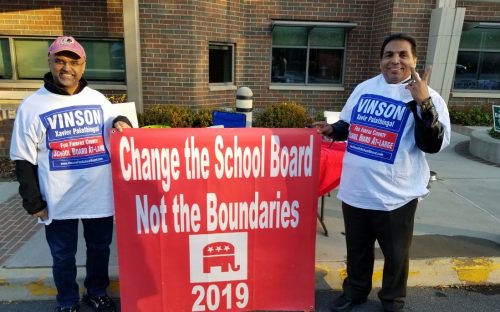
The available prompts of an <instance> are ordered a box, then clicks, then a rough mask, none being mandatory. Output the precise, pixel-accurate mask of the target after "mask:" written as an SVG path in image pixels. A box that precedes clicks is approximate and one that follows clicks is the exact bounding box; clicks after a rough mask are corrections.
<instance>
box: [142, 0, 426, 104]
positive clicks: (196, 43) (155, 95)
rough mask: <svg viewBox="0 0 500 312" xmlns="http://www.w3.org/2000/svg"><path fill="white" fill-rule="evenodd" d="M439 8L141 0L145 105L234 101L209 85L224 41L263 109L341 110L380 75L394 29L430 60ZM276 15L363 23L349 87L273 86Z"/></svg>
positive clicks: (360, 1)
mask: <svg viewBox="0 0 500 312" xmlns="http://www.w3.org/2000/svg"><path fill="white" fill-rule="evenodd" d="M408 3H409V4H408ZM434 5H435V2H434V1H432V0H406V1H403V0H398V1H393V0H352V1H346V0H337V1H318V0H309V1H307V0H303V1H264V0H263V1H244V0H239V1H194V0H193V1H184V2H182V4H179V3H178V1H161V2H153V1H148V2H147V3H146V2H141V3H140V19H141V26H140V28H141V39H142V42H141V44H142V49H141V53H142V58H143V82H144V105H145V107H146V108H147V106H149V105H153V104H174V105H189V106H195V107H199V106H234V102H235V100H234V98H235V94H236V91H235V90H230V91H210V90H209V86H208V43H209V42H210V41H216V42H217V41H218V42H229V43H234V44H235V45H236V53H235V54H236V64H235V65H236V66H235V84H236V85H237V86H247V87H249V88H250V89H252V91H253V93H254V107H255V108H256V109H259V108H262V107H265V106H267V105H269V104H272V103H276V102H280V101H295V102H299V103H301V104H303V105H306V106H307V107H308V108H310V110H311V111H315V110H317V111H318V112H321V111H323V110H327V109H328V110H338V109H340V108H341V107H342V106H343V104H344V103H345V101H346V99H347V97H348V96H349V94H350V93H351V92H352V90H353V89H354V87H355V86H356V85H357V84H358V83H359V82H361V81H363V80H366V79H367V78H369V77H372V76H373V75H375V74H377V73H378V72H379V69H378V62H379V49H380V44H381V42H382V40H383V38H384V37H385V36H386V35H388V34H389V33H394V32H400V31H405V32H409V33H410V34H412V35H414V36H415V37H416V38H417V40H418V41H419V44H420V45H419V46H420V49H419V55H421V56H424V57H425V55H426V45H427V34H428V31H429V25H428V24H429V20H430V13H431V10H432V8H433V7H434ZM186 15H188V18H186ZM272 20H297V21H301V20H304V21H328V22H356V23H357V24H358V26H357V27H356V28H354V29H352V30H351V31H350V32H348V41H347V54H346V55H347V59H346V67H345V71H344V87H345V90H344V91H311V90H270V89H269V84H270V77H269V73H270V68H269V67H270V63H271V62H270V55H271V28H270V25H271V22H272ZM160 57H161V59H159V58H160ZM424 63H425V62H423V61H422V62H421V64H424ZM422 70H423V67H422Z"/></svg>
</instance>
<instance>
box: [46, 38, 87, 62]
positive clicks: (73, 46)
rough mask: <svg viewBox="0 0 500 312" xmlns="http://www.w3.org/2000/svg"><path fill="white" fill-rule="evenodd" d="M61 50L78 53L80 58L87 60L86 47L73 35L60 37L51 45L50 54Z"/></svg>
mask: <svg viewBox="0 0 500 312" xmlns="http://www.w3.org/2000/svg"><path fill="white" fill-rule="evenodd" d="M61 51H70V52H73V53H75V54H76V55H78V56H79V57H80V58H82V59H84V60H86V59H87V56H86V55H85V49H84V48H83V47H82V45H81V44H79V43H78V41H76V39H75V38H73V37H71V36H62V37H58V38H57V39H56V40H54V42H52V44H51V45H50V47H49V56H51V55H54V54H56V53H58V52H61Z"/></svg>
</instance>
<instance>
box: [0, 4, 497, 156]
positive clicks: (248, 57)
mask: <svg viewBox="0 0 500 312" xmlns="http://www.w3.org/2000/svg"><path fill="white" fill-rule="evenodd" d="M0 3H1V6H0V157H2V156H4V157H7V156H8V148H9V144H10V133H11V131H12V123H13V120H14V118H15V110H16V108H17V106H18V105H19V103H20V102H21V100H22V99H23V98H24V97H26V96H27V95H28V94H30V93H31V92H33V91H34V90H36V89H37V88H39V87H40V86H41V84H42V80H41V77H42V76H43V74H44V73H45V72H47V71H48V70H47V58H46V51H47V47H48V45H49V44H50V42H51V41H52V40H53V39H54V38H55V37H57V36H60V35H63V34H64V35H72V36H74V37H76V38H77V39H78V40H79V41H81V42H82V43H83V44H84V46H85V48H86V51H87V55H88V62H87V70H86V78H87V79H88V80H89V82H90V85H91V86H92V87H94V88H96V89H98V90H100V91H102V92H103V93H104V94H106V95H108V96H110V95H122V94H127V96H128V100H129V101H134V102H135V103H136V107H137V110H138V111H139V112H142V111H143V110H144V109H147V107H148V106H151V105H154V104H162V105H184V106H190V107H193V108H201V107H210V108H211V107H233V106H234V103H235V97H236V91H237V89H238V88H239V87H241V86H245V87H249V88H250V89H251V90H252V92H253V99H254V108H255V109H262V108H264V107H266V106H267V105H270V104H273V103H277V102H284V101H287V102H291V101H292V102H297V103H300V104H302V105H304V106H306V107H307V108H308V109H309V111H310V112H311V115H313V116H315V115H317V114H319V113H321V112H322V111H324V110H340V109H341V107H342V106H343V104H344V103H345V101H346V99H347V97H348V96H349V94H350V93H351V92H352V90H353V89H354V87H355V86H356V85H357V84H358V83H359V82H361V81H363V80H365V79H367V78H369V77H372V76H373V75H375V74H377V73H378V72H379V69H378V61H379V54H380V44H381V42H382V40H383V38H384V37H385V36H386V35H388V34H390V33H395V32H407V33H409V34H412V35H413V36H415V37H416V39H417V41H418V43H419V46H418V49H417V52H418V53H417V54H418V58H419V66H418V70H419V71H420V72H423V69H424V67H425V65H426V64H432V65H433V72H432V75H431V86H432V87H433V88H434V89H436V90H438V91H439V92H440V93H441V94H442V95H443V97H444V98H445V99H446V100H447V101H448V104H449V105H450V106H457V107H466V106H471V105H491V104H494V103H499V102H500V0H483V1H476V0H441V1H440V0H351V1H345V0H298V1H280V0H278V1H263V0H211V1H202V0H184V1H171V0H123V1H122V0H93V1H90V0H74V1H64V0H54V1H38V0H31V1H28V0H26V1H7V0H0Z"/></svg>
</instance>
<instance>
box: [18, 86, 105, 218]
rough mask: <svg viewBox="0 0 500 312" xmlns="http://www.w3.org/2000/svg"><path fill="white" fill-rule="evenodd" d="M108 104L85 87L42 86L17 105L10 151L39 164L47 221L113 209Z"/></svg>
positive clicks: (97, 215) (93, 215) (101, 214)
mask: <svg viewBox="0 0 500 312" xmlns="http://www.w3.org/2000/svg"><path fill="white" fill-rule="evenodd" d="M111 105H112V104H111V103H110V102H109V101H108V100H107V99H106V97H105V96H104V95H102V94H101V93H99V92H97V91H95V90H93V89H91V88H89V87H85V88H84V89H83V90H82V91H81V92H80V93H78V94H75V95H71V96H69V95H59V94H54V93H51V92H49V91H47V89H45V88H44V87H42V88H40V89H39V90H38V91H36V92H35V93H34V94H32V95H31V96H29V97H28V98H26V99H25V100H24V101H23V102H22V103H21V105H20V106H19V108H18V111H17V116H16V120H15V122H14V129H13V133H12V142H11V148H10V157H11V159H12V160H27V161H29V162H30V163H32V164H34V165H38V179H39V181H40V191H41V194H42V197H43V199H44V200H45V201H46V202H47V208H48V215H49V217H48V219H47V220H45V222H44V223H45V224H50V222H52V220H53V219H77V218H100V217H108V216H112V215H113V213H114V210H113V188H112V181H111V165H110V155H109V142H108V139H109V131H110V128H111V122H112V120H113V117H112V116H111Z"/></svg>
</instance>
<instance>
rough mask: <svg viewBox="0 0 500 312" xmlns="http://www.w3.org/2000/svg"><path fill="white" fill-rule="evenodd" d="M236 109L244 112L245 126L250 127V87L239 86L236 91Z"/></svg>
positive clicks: (251, 96)
mask: <svg viewBox="0 0 500 312" xmlns="http://www.w3.org/2000/svg"><path fill="white" fill-rule="evenodd" d="M236 111H237V112H238V113H245V115H246V127H247V128H251V127H252V111H253V92H252V90H250V88H247V87H240V88H238V91H236Z"/></svg>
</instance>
